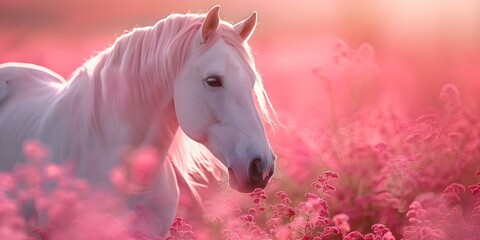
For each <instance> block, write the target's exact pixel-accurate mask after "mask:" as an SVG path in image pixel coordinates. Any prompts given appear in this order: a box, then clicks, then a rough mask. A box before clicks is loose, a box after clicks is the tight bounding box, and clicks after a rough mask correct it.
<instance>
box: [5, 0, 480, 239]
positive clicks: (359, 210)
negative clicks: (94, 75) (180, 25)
mask: <svg viewBox="0 0 480 240" xmlns="http://www.w3.org/2000/svg"><path fill="white" fill-rule="evenodd" d="M214 4H219V5H221V6H222V10H221V11H222V12H221V16H222V18H223V19H226V20H228V21H232V22H234V21H237V20H240V19H243V18H245V17H247V16H248V15H249V14H250V13H251V12H252V11H253V10H256V11H258V14H259V19H260V20H259V25H258V26H257V29H256V32H255V34H254V35H253V36H252V40H251V46H252V49H253V52H254V56H255V59H256V65H257V67H258V69H259V71H260V74H261V75H262V77H263V79H264V82H265V88H266V91H267V92H268V94H269V96H270V99H271V101H272V104H273V106H274V108H275V110H276V111H277V115H278V119H279V122H280V123H279V124H277V126H272V127H270V126H267V132H268V135H269V140H270V142H271V144H272V148H273V150H274V151H275V153H276V155H277V160H276V161H277V162H276V163H277V166H276V171H275V173H274V176H273V177H272V179H271V180H270V183H269V185H268V186H267V187H266V188H265V189H256V190H255V191H253V192H252V193H250V194H245V193H238V192H236V191H234V190H233V189H230V187H229V186H228V183H227V180H226V178H227V177H228V174H225V177H224V179H223V180H221V181H217V180H215V179H214V177H213V175H212V176H210V178H211V181H209V182H206V183H205V187H201V188H199V189H198V190H199V193H200V196H201V197H202V200H201V202H198V201H197V200H196V199H195V197H194V195H193V194H192V193H191V192H190V191H189V190H188V188H187V185H186V183H185V182H184V181H183V180H182V179H179V182H180V189H181V198H180V204H179V208H178V213H177V218H176V220H175V222H174V224H173V225H172V226H171V228H170V236H169V237H167V238H161V237H156V238H152V237H151V236H148V235H146V234H145V233H143V232H142V231H139V230H136V229H132V228H131V226H133V225H135V223H136V222H138V221H140V220H139V218H141V216H142V214H145V215H148V214H149V212H147V211H144V210H145V209H142V206H141V205H138V206H133V207H132V206H128V205H127V203H125V202H124V201H123V197H122V196H121V194H120V193H118V192H109V191H104V190H103V189H99V188H96V187H94V186H92V185H91V184H89V183H88V182H87V181H85V180H84V179H81V178H78V177H76V176H74V175H73V174H72V166H69V165H57V164H53V163H50V162H48V161H45V159H46V158H47V157H48V155H49V154H51V152H50V150H49V149H47V148H46V147H44V146H43V145H42V143H41V142H39V141H36V140H35V139H32V140H29V141H27V142H25V143H24V144H23V151H24V155H25V162H24V163H21V164H17V165H16V166H15V168H14V169H13V170H12V171H9V172H0V239H8V240H23V239H41V240H64V239H65V240H74V239H79V240H83V239H99V240H100V239H102V240H103V239H129V240H133V239H142V240H143V239H145V240H146V239H230V240H239V239H279V240H287V239H303V240H309V239H311V240H313V239H315V240H319V239H326V240H330V239H331V240H334V239H344V240H361V239H365V240H393V239H397V240H400V239H404V240H457V239H458V240H480V95H479V92H480V4H479V3H477V1H469V0H461V1H457V2H455V3H447V2H444V1H438V2H436V1H426V2H424V3H418V2H416V1H399V0H395V1H391V2H384V1H373V0H372V1H365V2H363V1H362V3H359V2H357V1H339V2H337V3H330V2H321V1H317V0H308V1H305V3H302V4H301V5H296V4H294V3H293V2H292V3H276V1H265V2H264V1H259V2H258V3H255V2H254V1H252V2H247V3H242V2H238V3H234V2H233V1H232V2H228V3H222V2H221V1H220V2H219V3H217V2H214V1H205V2H203V1H169V0H165V1H163V0H162V1H146V2H143V3H136V2H135V3H134V2H130V1H127V0H121V1H113V0H108V1H101V2H100V3H98V5H95V4H94V3H90V2H88V3H85V2H84V1H72V2H71V5H69V4H67V3H64V1H60V0H54V1H45V2H44V3H40V1H34V0H22V1H8V0H7V1H3V2H0V63H4V62H11V61H17V62H31V63H35V64H39V65H43V66H46V67H48V68H50V69H52V70H54V71H56V72H58V73H60V74H61V75H63V76H64V77H68V75H69V74H70V73H71V72H73V71H74V70H75V69H76V68H77V67H78V66H80V65H81V64H82V62H83V61H84V60H85V59H88V58H89V57H91V56H92V55H93V54H94V52H95V51H101V50H102V49H104V48H105V47H107V46H109V43H112V42H113V41H114V40H115V38H116V37H118V36H120V35H121V34H122V33H123V31H124V30H125V29H131V28H132V27H135V26H143V25H152V24H154V23H155V22H156V21H157V20H159V19H162V18H164V17H166V16H167V15H168V14H169V13H171V12H179V13H186V12H188V11H189V10H190V11H191V12H199V11H205V10H208V9H209V8H210V7H211V6H213V5H214ZM274 4H278V6H276V7H273V6H274ZM298 4H300V3H298ZM272 8H274V9H272ZM0 110H1V109H0ZM0 127H2V126H0ZM155 154H156V153H155V152H154V151H152V150H151V149H137V150H136V152H134V154H132V156H131V157H130V158H131V159H130V160H129V161H131V162H132V169H133V173H132V175H131V176H130V178H131V179H133V181H135V182H136V183H137V184H142V182H143V181H146V180H145V179H149V178H151V177H152V176H151V174H152V173H151V172H149V171H148V169H150V168H151V166H152V164H156V163H155V161H154V160H152V159H155ZM0 161H2V159H0ZM122 174H123V173H122V172H115V171H112V175H111V176H110V179H111V181H112V183H113V184H114V185H115V186H116V187H118V188H122V189H123V190H125V191H128V189H129V187H130V186H128V184H127V183H125V181H124V179H123V178H124V177H125V176H124V175H122ZM165 197H168V196H165ZM33 208H36V209H40V210H41V211H42V212H44V213H45V216H46V217H47V219H48V224H47V226H45V227H44V226H42V227H39V226H38V216H32V215H31V214H30V215H29V214H28V213H31V212H32V211H29V209H33Z"/></svg>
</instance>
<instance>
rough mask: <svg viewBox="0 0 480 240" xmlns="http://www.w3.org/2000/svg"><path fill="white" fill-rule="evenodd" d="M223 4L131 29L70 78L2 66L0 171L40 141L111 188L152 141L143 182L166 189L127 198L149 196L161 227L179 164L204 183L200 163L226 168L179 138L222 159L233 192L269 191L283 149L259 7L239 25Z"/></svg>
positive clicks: (173, 198)
mask: <svg viewBox="0 0 480 240" xmlns="http://www.w3.org/2000/svg"><path fill="white" fill-rule="evenodd" d="M218 10H219V7H218V6H215V7H213V8H212V9H210V10H209V12H208V13H207V14H205V15H203V14H202V15H198V14H186V15H179V14H173V15H170V16H169V17H167V18H166V19H163V20H161V21H159V22H158V23H156V24H155V25H154V26H152V27H145V28H137V29H134V30H133V31H131V32H129V33H126V34H124V35H123V36H121V37H119V38H118V39H117V40H116V42H115V43H114V44H113V45H112V46H111V47H109V48H107V49H106V50H104V51H103V52H100V53H99V54H98V55H97V56H95V57H93V58H92V59H90V60H89V61H87V62H86V63H85V64H84V65H83V66H82V67H80V68H79V69H77V70H76V72H75V73H74V74H73V75H72V77H71V78H70V79H69V80H68V81H65V80H63V79H62V78H61V77H60V76H58V75H57V74H55V73H54V72H52V71H50V70H48V69H45V68H43V67H39V66H35V65H31V64H21V63H6V64H2V65H0V170H10V169H12V167H13V166H14V165H15V163H17V162H21V161H24V156H23V154H22V151H21V149H22V143H23V142H24V141H25V140H27V139H38V140H40V141H41V142H42V143H43V144H44V145H45V146H47V147H48V148H49V149H50V150H51V154H50V156H49V159H48V160H49V161H54V162H59V163H61V162H64V161H65V160H67V159H69V160H70V161H72V162H73V163H74V166H75V173H76V174H77V175H78V176H80V177H83V178H85V179H87V180H88V181H89V182H90V183H91V184H96V185H97V186H112V183H111V182H110V178H109V176H110V175H111V171H112V169H114V168H115V167H116V166H118V165H119V164H120V163H121V159H122V158H123V157H124V156H123V155H124V154H125V152H126V150H125V149H132V148H140V147H149V148H153V149H155V151H156V152H157V153H158V155H159V157H158V164H156V165H155V166H158V169H155V171H156V172H157V174H156V176H155V178H154V179H153V180H152V181H151V182H150V184H149V185H148V187H146V188H144V189H143V190H145V189H158V191H144V192H142V191H139V192H137V193H129V195H128V199H129V201H131V202H133V203H137V202H141V203H143V204H144V206H145V207H146V208H147V209H148V210H149V211H150V213H151V214H150V215H151V216H152V217H147V218H146V219H145V222H144V223H142V224H144V225H145V226H147V225H148V226H150V227H151V228H150V232H152V234H156V233H159V234H163V235H164V234H166V233H167V232H168V229H169V227H170V225H171V223H172V222H173V219H174V216H175V214H176V208H177V205H178V194H179V193H178V186H177V182H176V177H175V171H174V169H173V166H176V167H177V169H178V171H177V172H180V174H181V175H182V176H183V177H185V178H186V181H187V182H188V183H190V184H192V185H195V184H196V183H195V182H194V181H193V179H194V178H193V177H192V176H191V175H189V174H190V173H192V169H193V170H194V171H198V172H197V173H196V174H198V175H200V176H204V175H205V174H204V173H202V172H200V171H204V169H207V171H208V169H212V168H211V167H212V166H215V165H217V163H215V162H211V161H210V160H208V159H205V156H204V155H203V154H200V153H201V151H200V150H198V151H197V149H200V148H198V147H197V146H194V145H192V144H191V142H192V141H191V142H189V141H188V139H186V138H183V137H182V134H186V135H187V136H188V137H189V138H190V139H193V140H194V141H195V142H196V143H200V144H201V145H203V146H205V147H206V148H207V149H208V150H209V151H210V152H211V153H212V154H213V155H214V156H215V157H216V158H217V159H218V160H220V162H221V163H223V165H224V166H223V167H224V168H226V169H228V174H229V184H230V186H231V187H232V188H233V189H236V190H238V191H240V192H250V191H252V190H253V189H255V188H258V187H259V188H264V187H265V186H266V185H267V183H268V181H269V178H270V177H271V176H272V173H273V171H274V160H275V155H274V153H273V152H272V149H271V147H270V144H269V142H268V140H267V137H266V133H265V129H264V125H263V122H262V117H261V116H260V114H259V112H260V113H261V115H262V116H263V119H264V120H266V121H269V122H271V120H272V119H273V117H272V116H274V111H273V108H272V107H271V104H270V102H269V100H268V97H267V95H266V93H265V90H264V88H263V84H262V81H261V78H260V76H259V74H258V73H257V70H256V68H255V65H254V61H253V58H252V55H251V53H250V50H249V46H248V44H247V40H248V39H249V37H250V36H251V34H252V32H253V31H254V29H255V26H256V22H257V15H256V13H255V12H254V13H253V14H252V15H251V16H250V17H248V18H247V19H246V20H244V21H241V22H239V23H237V24H235V25H231V24H229V23H227V22H224V21H222V20H220V18H219V15H218ZM257 109H258V110H257ZM182 131H183V132H182ZM186 155H188V156H186ZM199 155H201V156H199ZM192 158H193V160H192ZM207 160H208V161H207ZM215 161H217V160H215ZM172 165H173V166H172ZM219 165H222V164H219ZM151 229H154V230H151Z"/></svg>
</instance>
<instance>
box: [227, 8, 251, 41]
mask: <svg viewBox="0 0 480 240" xmlns="http://www.w3.org/2000/svg"><path fill="white" fill-rule="evenodd" d="M256 26H257V12H253V13H252V15H250V17H248V18H247V19H245V20H243V21H241V22H239V23H237V24H235V26H233V28H234V29H235V30H237V32H238V34H240V37H242V38H243V40H245V41H246V40H248V39H249V38H250V36H252V33H253V30H255V27H256Z"/></svg>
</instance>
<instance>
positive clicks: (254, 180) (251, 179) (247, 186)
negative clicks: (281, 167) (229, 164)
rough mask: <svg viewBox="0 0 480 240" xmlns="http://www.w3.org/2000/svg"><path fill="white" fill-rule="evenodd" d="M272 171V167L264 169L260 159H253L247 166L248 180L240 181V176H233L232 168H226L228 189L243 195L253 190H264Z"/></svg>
mask: <svg viewBox="0 0 480 240" xmlns="http://www.w3.org/2000/svg"><path fill="white" fill-rule="evenodd" d="M273 171H274V167H273V165H272V166H271V167H269V168H268V169H266V167H265V164H263V163H262V160H261V159H260V158H254V159H252V160H251V161H250V162H249V164H248V178H246V179H242V178H241V176H239V175H237V174H235V171H234V170H233V169H232V168H228V177H229V183H230V187H232V188H233V189H235V190H237V191H239V192H243V193H249V192H252V191H253V190H255V188H265V187H266V186H267V184H268V181H269V180H270V178H271V177H272V175H273Z"/></svg>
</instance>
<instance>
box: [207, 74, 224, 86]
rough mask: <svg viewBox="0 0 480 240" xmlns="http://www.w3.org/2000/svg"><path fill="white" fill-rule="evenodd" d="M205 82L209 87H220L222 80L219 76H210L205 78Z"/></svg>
mask: <svg viewBox="0 0 480 240" xmlns="http://www.w3.org/2000/svg"><path fill="white" fill-rule="evenodd" d="M205 82H207V84H208V86H210V87H222V86H223V82H222V78H221V77H220V76H210V77H207V79H205Z"/></svg>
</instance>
